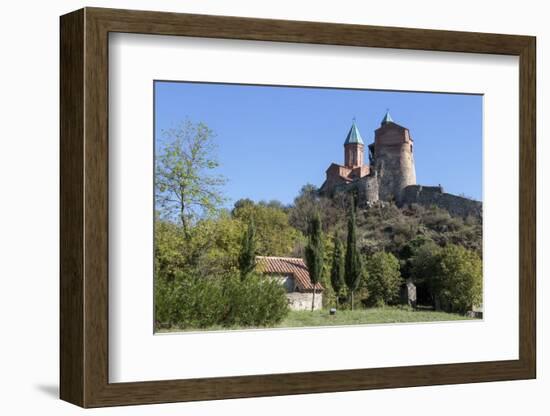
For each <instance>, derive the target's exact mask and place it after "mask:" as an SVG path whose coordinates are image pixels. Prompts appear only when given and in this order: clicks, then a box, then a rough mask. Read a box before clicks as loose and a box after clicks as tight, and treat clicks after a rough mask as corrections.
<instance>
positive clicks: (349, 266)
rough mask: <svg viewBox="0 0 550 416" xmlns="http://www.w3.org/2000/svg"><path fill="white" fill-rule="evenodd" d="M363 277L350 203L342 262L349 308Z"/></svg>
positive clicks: (353, 211)
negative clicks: (348, 294)
mask: <svg viewBox="0 0 550 416" xmlns="http://www.w3.org/2000/svg"><path fill="white" fill-rule="evenodd" d="M362 278H363V265H362V261H361V255H360V254H359V250H358V249H357V225H356V223H355V206H354V204H352V205H351V209H350V212H349V218H348V238H347V246H346V257H345V262H344V280H345V282H346V286H347V287H348V289H349V291H350V293H351V309H352V310H353V294H354V292H355V291H356V290H357V289H358V288H359V285H360V284H361V280H362Z"/></svg>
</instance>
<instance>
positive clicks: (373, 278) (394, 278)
mask: <svg viewBox="0 0 550 416" xmlns="http://www.w3.org/2000/svg"><path fill="white" fill-rule="evenodd" d="M367 271H368V278H367V289H368V291H369V298H368V303H369V304H370V305H376V306H382V305H384V304H387V303H395V302H397V300H398V299H399V289H400V287H401V274H400V272H399V260H397V258H396V257H395V256H394V255H393V254H391V253H385V252H383V251H381V252H378V253H375V254H374V255H373V256H372V257H371V258H370V259H369V260H368V262H367Z"/></svg>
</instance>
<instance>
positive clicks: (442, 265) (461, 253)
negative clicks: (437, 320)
mask: <svg viewBox="0 0 550 416" xmlns="http://www.w3.org/2000/svg"><path fill="white" fill-rule="evenodd" d="M436 259H437V263H436V271H435V275H434V277H433V279H434V284H433V287H434V291H435V295H436V297H437V298H438V299H439V300H440V302H441V305H442V307H443V308H444V309H446V310H449V311H450V312H459V313H466V312H467V311H468V310H470V309H471V308H472V306H474V305H477V304H480V303H481V301H482V299H481V298H482V280H483V277H482V262H481V258H480V257H479V256H478V255H477V254H476V253H475V252H473V251H471V250H468V249H465V248H464V247H462V246H457V245H452V244H451V245H449V246H447V247H445V248H443V249H442V250H441V252H440V253H439V254H438V255H437V257H436Z"/></svg>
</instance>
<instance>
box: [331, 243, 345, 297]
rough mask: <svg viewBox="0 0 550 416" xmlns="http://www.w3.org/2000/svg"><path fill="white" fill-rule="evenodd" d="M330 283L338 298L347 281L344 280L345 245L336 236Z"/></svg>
mask: <svg viewBox="0 0 550 416" xmlns="http://www.w3.org/2000/svg"><path fill="white" fill-rule="evenodd" d="M330 283H331V285H332V289H333V290H334V293H335V295H336V299H337V300H338V296H339V294H340V291H341V290H342V288H343V287H344V285H345V284H346V283H345V282H344V247H343V244H342V241H341V240H340V239H339V238H336V237H335V239H334V251H333V254H332V267H331V269H330Z"/></svg>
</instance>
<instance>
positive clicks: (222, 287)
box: [155, 274, 288, 329]
mask: <svg viewBox="0 0 550 416" xmlns="http://www.w3.org/2000/svg"><path fill="white" fill-rule="evenodd" d="M155 286H156V287H155V321H156V323H157V328H161V327H174V326H175V327H179V328H182V329H191V328H201V329H202V328H209V327H215V326H221V327H224V328H230V327H234V326H245V327H246V326H255V327H259V326H272V325H274V324H277V323H278V322H280V321H281V320H282V319H283V318H284V317H285V316H286V315H287V313H288V301H287V298H286V296H285V290H284V288H283V287H282V286H281V284H280V283H279V282H277V281H275V280H271V279H268V278H266V277H263V276H257V275H254V274H252V275H249V276H248V277H247V278H246V279H245V280H244V281H241V279H240V277H239V276H238V274H235V275H232V276H230V277H226V278H205V277H195V276H186V275H179V276H177V278H176V279H175V280H173V281H167V280H165V279H163V278H157V279H156V281H155Z"/></svg>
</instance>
